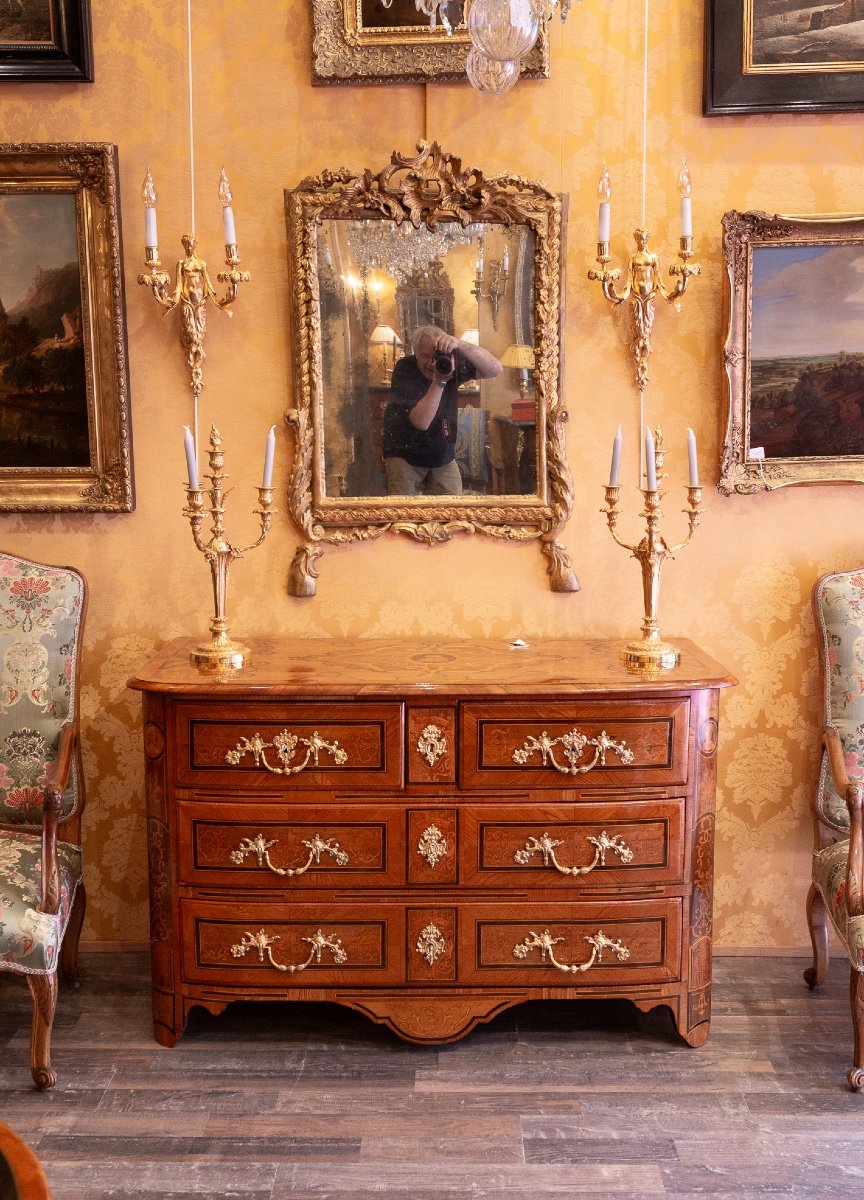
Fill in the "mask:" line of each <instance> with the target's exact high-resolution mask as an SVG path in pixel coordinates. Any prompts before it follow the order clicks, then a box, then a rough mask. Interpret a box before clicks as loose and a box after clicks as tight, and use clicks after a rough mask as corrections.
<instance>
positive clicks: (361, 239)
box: [348, 221, 484, 283]
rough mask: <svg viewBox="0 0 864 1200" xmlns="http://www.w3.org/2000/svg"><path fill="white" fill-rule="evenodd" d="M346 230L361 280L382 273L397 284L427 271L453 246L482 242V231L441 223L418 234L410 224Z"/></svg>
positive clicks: (354, 224)
mask: <svg viewBox="0 0 864 1200" xmlns="http://www.w3.org/2000/svg"><path fill="white" fill-rule="evenodd" d="M349 229H350V232H349V234H348V245H349V246H350V247H351V250H352V252H353V254H354V261H355V263H356V264H357V271H358V273H359V274H360V276H361V277H362V278H363V279H365V278H366V277H367V276H368V275H370V274H371V273H372V272H373V271H384V272H386V274H388V275H392V276H393V278H394V279H395V280H396V281H397V283H405V281H406V280H407V279H409V278H410V277H411V276H412V275H417V274H424V273H425V272H426V271H428V270H429V267H430V266H431V265H432V263H433V262H435V261H436V259H438V260H440V259H443V258H445V257H446V256H447V253H448V252H449V251H450V250H452V248H453V247H454V246H469V245H470V244H471V241H472V239H473V238H474V237H477V238H478V239H481V238H482V235H483V229H484V227H483V226H482V225H467V226H463V225H460V224H459V222H458V221H441V222H439V224H438V226H437V227H436V228H435V229H428V228H426V227H425V226H424V227H423V229H422V230H417V229H415V228H414V226H413V225H412V224H411V222H410V221H403V222H402V225H401V226H398V225H396V224H395V223H394V222H393V221H357V222H352V223H351V225H350V226H349ZM421 233H422V236H421Z"/></svg>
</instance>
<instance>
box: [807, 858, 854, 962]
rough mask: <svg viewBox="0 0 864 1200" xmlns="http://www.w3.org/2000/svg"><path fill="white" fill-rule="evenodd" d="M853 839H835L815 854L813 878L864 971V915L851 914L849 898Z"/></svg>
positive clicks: (852, 958)
mask: <svg viewBox="0 0 864 1200" xmlns="http://www.w3.org/2000/svg"><path fill="white" fill-rule="evenodd" d="M848 858H849V841H848V839H847V840H846V841H843V842H835V843H834V845H833V846H828V847H826V849H824V850H817V851H816V853H815V854H814V855H813V882H814V883H815V884H816V887H817V888H818V889H819V891H820V892H821V893H822V899H823V900H824V901H825V906H826V908H827V909H828V912H829V914H830V916H831V921H832V922H833V924H834V927H835V928H836V930H837V932H838V933H839V934H840V937H841V938H842V939H843V942H844V943H845V945H846V948H847V950H848V951H849V961H850V962H851V964H852V966H853V967H854V969H855V970H856V971H864V917H850V916H849V906H848V904H847V902H846V864H847V861H848Z"/></svg>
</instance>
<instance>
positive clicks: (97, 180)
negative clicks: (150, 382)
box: [0, 142, 135, 512]
mask: <svg viewBox="0 0 864 1200" xmlns="http://www.w3.org/2000/svg"><path fill="white" fill-rule="evenodd" d="M0 262H2V263H3V270H2V272H0V511H5V512H131V511H132V510H133V509H134V507H135V493H134V480H133V467H132V433H131V414H130V402H129V372H128V354H127V346H126V319H125V308H124V286H123V263H122V254H121V244H120V215H119V198H118V181H117V150H116V147H115V146H113V145H111V144H109V143H103V142H83V143H78V142H66V143H28V144H13V143H6V144H0Z"/></svg>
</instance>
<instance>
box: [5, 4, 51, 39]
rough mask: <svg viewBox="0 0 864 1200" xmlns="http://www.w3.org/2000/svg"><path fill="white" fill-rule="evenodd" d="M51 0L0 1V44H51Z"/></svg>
mask: <svg viewBox="0 0 864 1200" xmlns="http://www.w3.org/2000/svg"><path fill="white" fill-rule="evenodd" d="M52 7H53V6H52V4H51V0H0V44H5V45H21V44H22V43H23V44H24V45H34V44H38V45H43V44H45V43H48V44H53V43H54V42H55V41H56V38H55V36H54V18H53V13H52V11H51V10H52Z"/></svg>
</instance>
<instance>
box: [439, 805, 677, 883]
mask: <svg viewBox="0 0 864 1200" xmlns="http://www.w3.org/2000/svg"><path fill="white" fill-rule="evenodd" d="M683 834H684V800H683V799H682V798H679V799H665V798H664V799H657V800H646V801H640V800H632V799H625V800H616V801H615V802H614V803H612V802H609V801H605V802H604V803H603V804H597V803H591V802H582V803H579V804H567V805H564V804H558V805H550V804H542V805H540V804H538V805H536V806H532V807H531V809H530V812H529V813H527V814H526V810H525V809H524V807H523V808H520V809H519V810H518V811H515V812H514V810H513V809H509V810H508V809H506V808H499V807H491V806H490V807H488V808H486V807H481V806H479V805H477V806H474V807H469V808H466V809H465V810H464V812H463V822H462V847H461V849H462V864H463V871H462V882H463V883H464V884H466V885H467V886H469V887H478V886H480V887H491V888H508V887H517V888H525V887H542V888H564V889H566V890H567V891H570V892H572V891H574V890H575V891H578V892H580V893H585V894H588V893H590V892H591V891H592V890H594V891H598V890H602V891H608V890H609V889H612V888H627V887H634V886H637V885H640V884H675V883H680V882H681V881H682V880H683V878H684V837H683Z"/></svg>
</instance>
